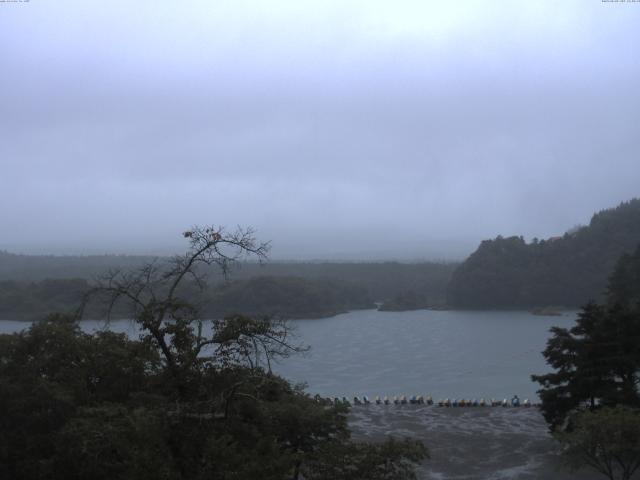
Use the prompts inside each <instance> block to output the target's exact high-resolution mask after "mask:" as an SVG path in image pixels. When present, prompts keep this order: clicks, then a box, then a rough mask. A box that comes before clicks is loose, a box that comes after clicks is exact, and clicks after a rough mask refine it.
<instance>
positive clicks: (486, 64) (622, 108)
mask: <svg viewBox="0 0 640 480" xmlns="http://www.w3.org/2000/svg"><path fill="white" fill-rule="evenodd" d="M0 108H1V112H2V115H1V116H0V204H1V208H0V225H1V226H2V228H1V232H2V233H1V235H0V249H8V250H10V251H12V252H23V253H106V252H108V253H153V254H156V253H165V252H172V251H177V250H179V249H180V248H181V246H182V242H181V238H180V235H179V234H180V232H182V231H183V230H184V229H186V228H188V227H189V226H190V225H192V224H205V223H215V224H222V225H228V226H235V225H237V224H240V225H250V226H253V227H255V228H256V229H257V231H258V237H259V238H260V239H263V240H267V239H270V240H272V241H273V252H272V253H273V255H272V256H273V257H274V258H292V259H309V258H314V259H320V258H324V259H348V258H353V259H390V258H396V259H418V258H428V259H447V258H448V259H453V258H456V259H457V258H461V257H463V256H466V255H467V254H468V253H470V252H471V251H472V250H473V249H474V248H475V246H476V245H477V243H478V242H479V241H480V240H481V239H483V238H492V237H495V236H496V235H498V234H502V235H513V234H518V235H520V234H522V235H524V236H525V238H527V239H530V238H532V237H534V236H537V237H541V238H544V237H548V236H552V235H559V234H562V233H563V232H564V231H566V230H567V229H569V228H571V227H573V226H574V225H575V224H577V223H588V221H589V219H590V217H591V214H592V213H593V212H594V211H597V210H600V209H603V208H607V207H613V206H615V205H617V204H618V203H619V202H621V201H623V200H628V199H630V198H632V197H634V196H640V155H639V152H640V3H611V2H602V1H601V0H575V1H570V0H564V1H562V2H558V1H555V0H549V1H533V0H531V1H519V2H504V1H495V2H491V1H455V2H446V1H442V0H441V1H436V2H427V1H394V2H389V1H377V0H363V1H351V2H344V1H327V0H324V1H317V2H316V1H313V2H311V1H310V2H305V1H288V2H277V1H263V2H258V1H256V2H248V1H239V0H232V1H204V0H202V1H190V2H178V1H172V2H169V1H158V0H155V1H141V0H138V1H131V0H128V1H121V0H108V1H99V2H87V1H75V2H71V1H61V0H56V1H42V0H31V1H30V2H27V3H6V2H3V3H0Z"/></svg>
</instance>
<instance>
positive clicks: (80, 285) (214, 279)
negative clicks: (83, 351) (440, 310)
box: [0, 252, 456, 320]
mask: <svg viewBox="0 0 640 480" xmlns="http://www.w3.org/2000/svg"><path fill="white" fill-rule="evenodd" d="M159 260H160V261H161V260H162V259H159ZM151 261H153V257H134V256H119V255H104V256H86V257H83V256H61V257H59V256H29V255H15V254H11V253H8V252H0V319H12V320H33V319H36V318H42V317H43V315H45V314H47V313H48V312H52V311H55V312H60V311H62V312H69V311H71V310H72V309H73V308H75V307H76V306H77V304H78V303H79V301H80V300H81V298H82V294H83V292H84V291H86V290H88V289H89V288H90V286H91V282H92V281H93V279H95V278H96V277H97V276H99V275H101V274H104V273H105V272H107V271H110V270H121V269H124V270H126V269H129V268H135V267H137V266H140V265H142V264H144V263H145V262H151ZM455 266H456V265H455V264H451V263H438V262H423V263H398V262H379V263H348V262H347V263H332V262H297V263H296V262H269V263H266V264H263V265H260V264H259V263H255V262H244V263H239V264H238V265H236V266H234V268H233V271H232V272H231V273H232V275H231V281H226V280H225V279H224V278H223V277H222V276H221V275H220V273H219V272H215V271H209V272H208V273H209V275H210V278H211V282H210V283H211V285H210V286H209V287H208V288H207V290H206V291H205V292H204V294H203V295H200V298H198V299H197V301H198V302H199V304H200V305H202V307H201V308H202V312H203V314H204V315H208V316H211V317H219V316H221V315H224V314H227V313H234V312H239V311H243V312H249V313H251V314H254V315H259V314H267V315H276V316H280V317H283V318H311V317H319V316H330V315H334V314H336V313H339V312H343V311H346V310H354V309H360V308H373V306H374V302H375V301H386V300H388V299H392V298H397V297H398V296H403V297H404V296H406V295H411V296H412V298H413V297H416V298H417V299H418V303H420V304H424V303H425V301H428V302H430V303H436V304H441V303H443V302H444V299H445V295H446V285H447V282H448V281H449V278H450V277H451V273H452V271H453V270H454V268H455ZM190 298H192V299H193V300H194V301H195V300H196V299H195V298H193V297H190ZM95 313H96V314H99V312H95Z"/></svg>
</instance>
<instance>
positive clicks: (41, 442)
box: [0, 227, 427, 480]
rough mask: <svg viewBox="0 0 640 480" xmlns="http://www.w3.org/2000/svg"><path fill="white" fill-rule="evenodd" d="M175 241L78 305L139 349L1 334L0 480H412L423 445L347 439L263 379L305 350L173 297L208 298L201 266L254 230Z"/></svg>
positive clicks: (298, 393)
mask: <svg viewBox="0 0 640 480" xmlns="http://www.w3.org/2000/svg"><path fill="white" fill-rule="evenodd" d="M184 236H185V238H187V239H188V241H189V242H190V248H189V250H188V251H187V253H186V254H185V255H183V256H177V257H174V258H173V259H171V261H170V262H169V263H168V264H158V263H149V264H145V265H142V266H140V267H139V268H137V269H135V270H132V271H112V272H110V273H108V274H106V275H104V276H103V277H102V278H101V280H100V283H99V284H97V285H96V286H95V287H94V288H93V290H92V291H91V292H90V294H89V295H88V296H87V298H86V299H85V300H86V301H85V306H87V305H89V304H90V303H92V302H100V303H102V302H105V303H104V304H105V306H106V309H107V311H108V312H110V311H112V310H113V309H115V308H126V309H128V310H129V312H130V318H132V319H133V320H132V321H135V322H136V323H137V324H138V326H139V327H140V329H141V331H142V333H141V335H140V338H139V339H137V340H134V339H129V338H127V337H126V336H125V335H124V334H116V333H113V332H110V331H108V330H105V331H100V332H97V333H95V334H88V333H83V332H82V331H81V329H80V328H79V325H78V317H69V316H63V315H51V316H49V317H47V318H46V319H44V320H42V321H40V322H37V323H34V324H33V325H32V326H31V327H30V328H29V329H28V330H25V331H23V332H20V333H16V334H12V335H0V408H1V409H2V411H3V415H2V416H0V477H2V478H12V479H16V480H21V479H25V480H27V479H29V480H31V479H36V478H37V479H41V478H53V479H57V478H60V479H63V478H64V479H85V478H95V479H105V480H106V479H147V478H148V479H163V478H165V479H205V478H206V479H224V480H245V479H246V480H249V479H256V478H261V479H266V480H269V479H274V480H276V479H278V480H281V479H285V478H287V479H291V478H293V479H302V478H309V479H315V480H329V479H337V480H340V479H343V480H348V479H350V480H358V479H360V480H365V479H369V480H378V479H389V480H390V479H395V480H402V479H412V478H415V474H414V466H415V465H416V464H417V463H420V462H421V461H422V460H423V459H424V458H425V457H426V455H427V451H426V449H425V447H424V446H423V445H422V444H421V443H419V442H414V441H411V440H403V441H396V440H393V439H390V440H388V441H387V442H385V443H379V444H367V443H357V442H353V441H352V440H350V436H349V430H348V425H347V417H346V415H347V413H348V407H346V406H344V405H342V404H338V405H334V404H332V403H331V402H329V401H328V400H323V399H321V398H312V397H310V396H309V395H308V394H307V393H305V391H304V389H303V388H302V386H296V385H291V384H290V383H289V382H287V381H286V380H285V379H283V378H281V377H279V376H277V375H275V374H273V373H272V372H271V369H270V362H271V360H272V359H274V358H277V357H281V356H286V355H290V354H293V353H296V352H298V351H300V350H302V349H303V347H302V346H300V345H297V344H296V342H295V339H294V338H292V336H291V332H290V330H289V328H288V325H287V324H286V322H282V321H276V320H272V319H270V318H265V317H258V318H255V317H250V316H246V315H242V314H236V315H232V316H228V317H226V318H224V319H221V320H217V321H213V322H205V321H204V320H202V318H201V316H200V315H199V313H198V308H197V307H198V306H197V305H194V304H192V303H190V302H188V301H187V300H185V298H184V297H183V296H182V294H183V293H184V292H185V290H184V289H183V287H184V285H185V282H187V281H189V282H191V286H193V284H196V285H200V286H201V287H202V288H206V284H205V280H206V278H205V276H204V274H203V270H202V269H199V268H198V266H200V265H205V266H208V265H217V266H219V267H220V268H221V269H222V270H223V271H226V270H227V269H228V267H229V265H230V264H231V263H232V262H234V261H236V260H237V259H238V258H241V257H242V256H244V255H247V254H248V255H254V256H257V257H259V258H264V256H265V255H266V252H267V245H265V244H260V243H257V242H256V241H255V239H254V237H253V233H252V232H251V231H250V230H240V229H239V230H237V231H235V232H232V233H227V232H225V231H224V230H223V229H221V228H213V227H208V228H198V227H194V228H193V229H191V230H189V231H188V232H185V234H184ZM189 288H191V287H189ZM118 305H119V307H118ZM80 311H82V310H80Z"/></svg>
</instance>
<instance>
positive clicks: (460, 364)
mask: <svg viewBox="0 0 640 480" xmlns="http://www.w3.org/2000/svg"><path fill="white" fill-rule="evenodd" d="M575 317H576V314H575V312H567V313H565V315H563V316H559V317H541V316H535V315H532V314H530V313H527V312H495V311H482V312H477V311H431V310H419V311H412V312H379V311H376V310H359V311H352V312H349V313H345V314H342V315H337V316H335V317H331V318H321V319H314V320H296V321H293V322H292V325H293V326H294V327H295V331H296V335H297V337H298V340H299V341H300V342H301V343H303V344H306V345H309V346H310V347H311V350H310V351H309V352H308V353H307V354H305V355H304V356H295V357H291V358H288V359H286V360H284V361H282V362H281V363H279V364H277V365H275V366H274V368H275V370H276V371H277V372H278V373H280V374H282V375H283V376H285V377H287V378H289V379H290V380H292V381H294V382H307V383H308V391H309V392H311V393H312V394H315V393H319V394H321V395H323V396H343V395H345V396H347V397H352V396H354V395H369V396H370V397H374V396H375V395H380V396H384V395H388V396H392V395H427V394H431V395H432V396H433V397H434V399H438V398H441V397H443V398H444V397H450V398H461V397H462V398H481V397H484V398H487V399H489V398H492V397H495V398H505V397H507V398H510V397H511V396H513V395H514V394H517V395H519V396H520V398H530V399H531V400H532V401H533V400H534V399H536V398H537V397H536V393H535V392H536V390H537V388H538V386H537V384H534V383H533V382H531V380H530V375H531V374H532V373H543V372H546V371H548V370H549V368H548V366H547V365H546V363H545V360H544V358H543V357H542V355H541V353H540V352H541V351H542V350H543V349H544V347H545V343H546V341H547V339H548V338H549V328H550V327H551V326H553V325H558V326H564V327H569V326H571V325H572V324H573V323H574V320H575ZM26 326H27V324H25V323H24V322H12V321H0V332H12V331H17V330H20V329H22V328H25V327H26ZM103 327H104V323H103V322H97V321H86V322H83V323H82V328H83V329H84V330H85V331H93V330H96V329H99V328H103ZM110 328H111V329H113V330H116V331H121V332H127V333H128V334H129V335H131V336H133V337H135V336H137V331H136V329H135V326H134V325H133V324H132V323H131V322H129V321H124V320H120V321H113V322H111V324H110Z"/></svg>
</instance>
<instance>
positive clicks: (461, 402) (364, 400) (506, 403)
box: [329, 395, 532, 407]
mask: <svg viewBox="0 0 640 480" xmlns="http://www.w3.org/2000/svg"><path fill="white" fill-rule="evenodd" d="M329 401H330V402H331V403H333V404H345V405H352V404H353V405H369V404H371V403H374V404H376V405H407V404H411V405H424V404H426V405H437V406H439V407H488V406H489V407H520V406H522V407H530V406H532V403H531V402H530V401H529V399H528V398H525V399H524V400H523V401H520V399H519V398H518V396H517V395H514V396H513V398H512V399H511V400H507V399H506V398H504V399H502V400H496V399H495V398H492V399H491V400H489V401H486V400H485V399H484V398H481V399H480V400H477V399H475V398H474V399H464V398H461V399H456V398H453V399H449V398H445V399H441V400H438V401H437V402H434V400H433V398H432V397H431V395H428V396H427V397H423V396H422V395H417V396H416V395H412V396H410V397H406V396H405V395H400V396H398V395H395V396H393V397H392V398H389V397H383V398H380V397H379V396H376V397H375V398H374V399H373V401H372V400H370V399H369V397H367V396H366V395H364V396H362V397H358V396H355V397H353V403H352V402H351V401H350V400H349V399H348V398H347V397H342V398H340V397H334V398H330V399H329Z"/></svg>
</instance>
